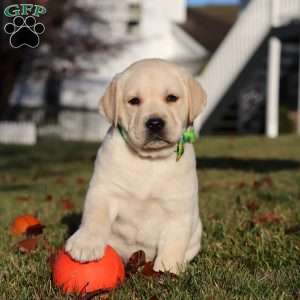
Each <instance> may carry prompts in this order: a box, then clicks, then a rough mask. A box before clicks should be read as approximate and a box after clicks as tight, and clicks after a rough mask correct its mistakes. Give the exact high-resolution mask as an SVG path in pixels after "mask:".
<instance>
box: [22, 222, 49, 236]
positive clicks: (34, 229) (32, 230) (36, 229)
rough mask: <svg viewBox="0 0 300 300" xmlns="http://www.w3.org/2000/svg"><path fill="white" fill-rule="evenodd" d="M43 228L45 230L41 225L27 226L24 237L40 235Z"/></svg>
mask: <svg viewBox="0 0 300 300" xmlns="http://www.w3.org/2000/svg"><path fill="white" fill-rule="evenodd" d="M44 228H45V226H44V225H43V224H36V225H32V226H29V227H28V228H27V229H26V235H28V236H30V235H39V234H42V233H43V231H44Z"/></svg>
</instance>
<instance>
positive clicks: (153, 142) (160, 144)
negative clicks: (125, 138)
mask: <svg viewBox="0 0 300 300" xmlns="http://www.w3.org/2000/svg"><path fill="white" fill-rule="evenodd" d="M172 145H173V143H172V142H171V141H169V140H168V139H166V138H165V137H164V136H163V135H160V134H150V135H148V136H147V137H146V140H145V143H144V144H143V148H144V149H146V150H156V149H162V148H167V147H170V146H172Z"/></svg>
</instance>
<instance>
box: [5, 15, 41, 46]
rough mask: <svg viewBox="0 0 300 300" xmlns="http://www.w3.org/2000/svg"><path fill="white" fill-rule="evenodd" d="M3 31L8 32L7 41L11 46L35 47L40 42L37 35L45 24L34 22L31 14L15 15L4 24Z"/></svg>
mask: <svg viewBox="0 0 300 300" xmlns="http://www.w3.org/2000/svg"><path fill="white" fill-rule="evenodd" d="M4 31H5V32H6V33H7V34H10V38H9V43H10V45H11V46H12V47H13V48H20V47H22V46H27V47H30V48H36V47H38V45H39V43H40V37H39V35H41V34H42V33H43V32H44V31H45V26H44V25H43V24H42V23H40V22H36V19H35V17H33V16H27V17H26V18H23V17H22V16H16V17H14V19H13V21H12V22H11V23H7V24H6V25H5V26H4Z"/></svg>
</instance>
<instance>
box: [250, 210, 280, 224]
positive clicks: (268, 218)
mask: <svg viewBox="0 0 300 300" xmlns="http://www.w3.org/2000/svg"><path fill="white" fill-rule="evenodd" d="M281 219H282V218H281V216H280V215H279V214H277V213H275V212H271V211H270V212H265V213H261V214H259V215H257V216H256V217H254V218H253V220H252V221H253V223H254V224H275V223H279V222H280V221H281Z"/></svg>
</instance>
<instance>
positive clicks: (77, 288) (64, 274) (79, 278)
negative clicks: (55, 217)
mask: <svg viewBox="0 0 300 300" xmlns="http://www.w3.org/2000/svg"><path fill="white" fill-rule="evenodd" d="M124 278H125V270H124V265H123V262H122V259H121V258H120V256H119V255H118V254H117V252H116V251H115V250H114V249H113V248H112V247H110V246H108V245H107V246H106V248H105V251H104V256H103V257H102V258H101V259H100V260H97V261H92V262H88V263H80V262H78V261H75V260H74V259H72V258H71V257H70V255H69V254H68V253H67V252H65V251H64V250H60V251H59V252H58V254H57V256H56V258H55V261H54V264H53V280H54V283H55V285H56V286H58V287H60V288H62V289H63V291H64V292H66V293H72V292H77V293H89V292H93V291H96V290H100V289H103V290H106V289H112V288H115V287H116V286H117V285H118V284H119V283H121V282H123V280H124Z"/></svg>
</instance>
